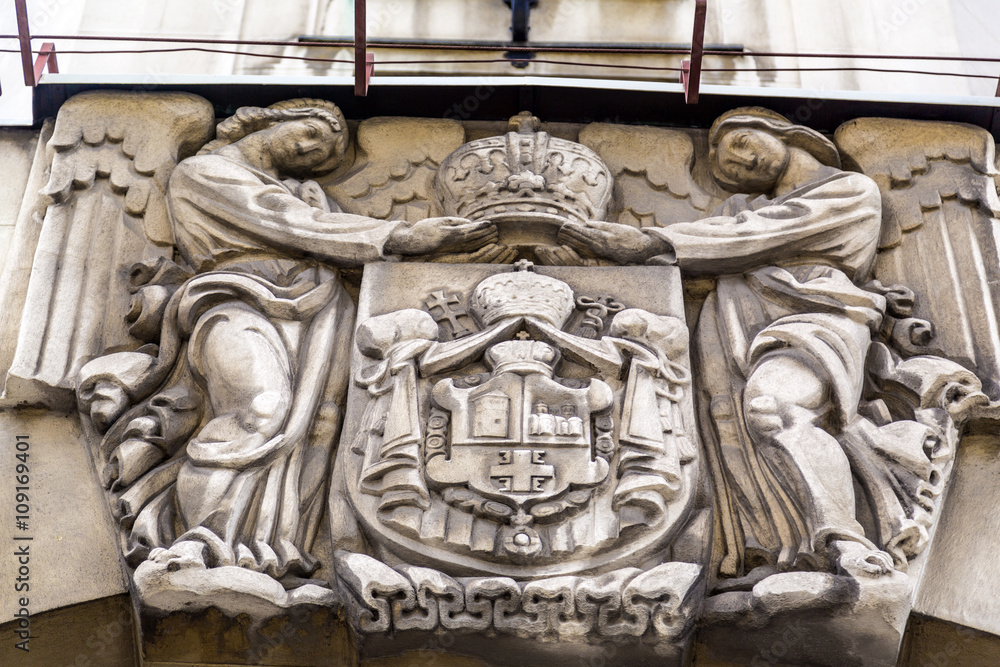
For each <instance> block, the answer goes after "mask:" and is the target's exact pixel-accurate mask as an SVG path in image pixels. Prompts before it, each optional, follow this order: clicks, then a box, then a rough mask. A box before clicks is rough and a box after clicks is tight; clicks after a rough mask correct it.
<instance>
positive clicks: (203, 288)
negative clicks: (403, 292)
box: [78, 99, 496, 584]
mask: <svg viewBox="0 0 1000 667" xmlns="http://www.w3.org/2000/svg"><path fill="white" fill-rule="evenodd" d="M217 136H218V138H217V139H216V140H215V141H213V142H211V143H209V144H207V145H206V146H205V147H204V148H203V149H202V150H201V151H200V153H199V154H198V155H196V156H194V157H191V158H189V159H187V160H184V161H183V162H182V163H180V164H179V165H178V166H177V167H176V169H175V170H174V172H173V174H172V176H171V179H170V183H169V188H168V195H167V198H168V204H169V207H170V213H171V219H172V223H173V228H174V235H175V239H176V246H177V250H178V253H179V255H180V257H181V258H183V261H184V262H185V263H186V265H187V267H189V268H190V269H191V271H192V272H193V273H194V274H195V275H193V276H191V274H190V273H187V274H183V275H182V278H186V280H183V283H182V284H178V283H179V282H180V281H179V280H177V279H176V277H177V275H178V271H177V270H174V271H164V270H162V269H163V266H162V262H161V266H159V267H150V268H152V269H154V270H152V271H148V272H147V273H148V274H149V275H146V276H145V278H143V279H140V280H139V282H140V283H143V285H142V286H141V287H140V288H139V289H138V290H137V295H136V296H137V301H138V303H139V305H140V307H137V310H136V312H135V313H133V316H132V317H133V320H134V323H133V327H134V328H136V327H137V325H142V328H144V329H146V330H151V331H153V332H154V336H153V339H154V340H157V339H158V349H155V351H153V350H151V349H143V350H140V351H138V352H122V353H115V354H111V355H107V356H104V357H101V358H98V359H96V360H94V361H92V362H90V363H89V364H87V365H86V366H85V367H84V368H83V370H82V371H81V378H80V384H79V390H78V392H79V396H80V400H81V405H82V406H84V408H85V410H89V413H90V415H91V417H92V419H93V421H94V424H95V425H96V426H97V427H98V428H99V429H100V430H104V429H107V428H108V427H109V426H110V430H108V432H107V434H106V436H105V438H104V442H103V443H102V449H103V450H104V451H105V453H106V455H107V459H108V461H109V465H108V467H107V469H106V470H105V481H106V483H107V484H108V485H109V486H111V488H112V490H113V491H114V490H117V491H119V492H121V495H120V498H119V501H118V511H119V514H120V516H121V519H122V521H123V524H124V525H125V526H126V527H127V528H128V533H127V537H126V540H127V546H128V555H129V557H130V561H132V562H133V564H135V562H136V561H141V560H143V559H146V558H147V557H148V558H149V560H152V561H155V562H157V563H160V564H161V565H166V567H167V568H168V569H169V570H176V569H178V568H180V567H185V566H194V567H217V566H234V565H236V566H240V567H243V568H247V569H249V570H252V571H255V572H263V573H266V574H268V575H270V576H271V577H274V578H278V579H280V578H283V577H284V578H290V579H286V581H285V583H286V584H288V582H289V581H291V582H294V581H295V578H296V577H305V576H309V575H310V574H311V573H312V572H314V571H315V569H316V567H317V562H316V560H315V558H314V557H313V556H312V555H311V554H310V553H309V551H310V547H311V544H312V541H313V539H314V537H315V534H316V531H317V529H318V525H319V519H320V516H321V513H322V508H323V507H324V506H325V502H326V493H325V489H326V488H327V480H328V476H329V466H330V458H331V450H332V448H333V447H334V445H335V442H336V438H337V435H338V432H339V425H340V412H341V409H342V406H343V401H344V399H345V396H346V387H347V377H348V359H349V345H350V338H351V331H352V328H353V319H354V304H353V303H352V301H351V298H350V296H349V295H348V293H347V292H346V291H345V288H344V286H343V284H342V281H341V278H340V275H339V272H338V267H351V266H358V265H361V264H364V263H366V262H371V261H379V260H382V259H385V258H386V257H387V256H390V255H393V254H410V255H417V254H424V253H428V252H432V251H435V250H439V249H441V250H445V251H455V252H464V251H468V250H474V249H476V248H479V247H480V246H482V245H485V244H487V243H490V242H492V241H494V240H495V239H496V230H495V229H494V228H493V227H492V226H491V225H489V224H482V223H470V222H468V221H466V220H463V219H460V218H432V219H425V220H422V221H419V222H415V223H406V222H401V221H385V220H377V219H373V218H368V217H364V216H359V215H351V214H346V213H342V212H340V209H339V207H338V206H337V204H336V203H335V202H333V201H331V200H330V199H329V198H328V197H327V196H326V194H325V193H324V192H323V190H322V189H321V188H320V186H319V185H318V184H317V183H316V182H315V181H313V180H308V179H310V178H313V177H316V176H320V175H323V174H327V173H329V172H331V171H332V170H334V169H335V168H336V167H338V166H339V165H340V163H341V162H342V160H343V157H344V154H345V149H346V147H347V142H348V137H347V126H346V123H345V121H344V118H343V116H342V115H341V113H340V111H339V109H337V107H336V106H335V105H333V104H332V103H329V102H325V101H322V100H308V99H297V100H289V101H286V102H282V103H279V104H276V105H273V106H272V107H269V108H266V109H265V108H258V107H244V108H242V109H240V110H238V111H237V113H236V114H235V115H234V116H233V117H232V118H229V119H227V120H225V121H223V122H222V123H221V124H220V125H219V127H218V131H217ZM142 272H143V270H142V269H139V270H138V273H139V274H142ZM164 277H167V278H170V277H172V278H173V280H172V281H171V280H169V279H167V280H160V279H161V278H164ZM165 293H166V295H167V296H168V297H169V298H166V297H165V296H164V294H165ZM157 334H158V337H157ZM126 410H127V411H126ZM123 413H124V414H123Z"/></svg>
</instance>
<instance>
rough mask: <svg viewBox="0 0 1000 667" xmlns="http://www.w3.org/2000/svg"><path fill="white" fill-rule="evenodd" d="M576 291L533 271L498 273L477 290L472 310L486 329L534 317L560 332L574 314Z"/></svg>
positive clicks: (481, 284)
mask: <svg viewBox="0 0 1000 667" xmlns="http://www.w3.org/2000/svg"><path fill="white" fill-rule="evenodd" d="M574 306H575V302H574V300H573V290H572V289H570V287H569V285H567V284H566V283H564V282H563V281H561V280H556V279H555V278H550V277H549V276H543V275H539V274H537V273H534V272H532V271H516V272H513V273H498V274H496V275H493V276H490V277H489V278H487V279H485V280H483V281H482V282H481V283H479V284H478V285H477V286H476V289H475V290H474V291H473V293H472V297H471V298H470V299H469V307H470V310H471V311H472V312H473V313H475V315H476V317H478V318H479V321H480V322H482V323H483V326H489V325H490V324H493V323H494V322H497V321H499V320H502V319H505V318H508V317H519V316H526V315H531V316H533V317H537V318H539V319H541V320H545V321H546V322H548V323H549V324H551V325H552V326H554V327H556V328H557V329H561V328H562V326H563V325H564V324H565V323H566V320H567V319H569V316H570V315H571V314H572V313H573V309H574Z"/></svg>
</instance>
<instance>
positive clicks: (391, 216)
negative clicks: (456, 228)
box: [324, 118, 465, 222]
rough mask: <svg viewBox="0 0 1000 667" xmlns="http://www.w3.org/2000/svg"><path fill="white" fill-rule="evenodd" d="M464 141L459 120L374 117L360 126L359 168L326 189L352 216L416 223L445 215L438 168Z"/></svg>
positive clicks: (358, 143)
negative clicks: (436, 190) (438, 194)
mask: <svg viewBox="0 0 1000 667" xmlns="http://www.w3.org/2000/svg"><path fill="white" fill-rule="evenodd" d="M464 142H465V129H464V128H463V127H462V124H461V123H459V122H458V121H456V120H448V119H440V120H438V119H427V118H370V119H368V120H366V121H364V122H362V123H361V124H360V125H359V126H358V131H357V161H356V162H355V164H354V167H353V168H352V169H351V170H350V171H349V172H348V173H347V174H346V175H345V176H344V177H343V178H341V179H338V180H336V181H335V182H333V183H330V184H327V185H326V186H325V187H324V189H325V190H326V192H327V194H328V195H330V197H332V198H333V200H334V201H336V202H337V203H338V204H339V205H340V206H341V208H343V209H344V211H346V212H347V213H355V214H357V215H365V216H368V217H371V218H379V219H382V220H408V221H410V222H415V221H417V220H422V219H424V218H429V217H435V216H439V215H441V207H440V204H439V203H438V201H437V199H436V198H435V197H434V177H435V175H436V174H437V169H438V165H440V164H441V162H442V161H443V160H444V159H445V158H446V157H448V155H449V154H450V153H451V152H452V151H454V150H455V149H456V148H458V147H459V146H461V145H462V144H463V143H464Z"/></svg>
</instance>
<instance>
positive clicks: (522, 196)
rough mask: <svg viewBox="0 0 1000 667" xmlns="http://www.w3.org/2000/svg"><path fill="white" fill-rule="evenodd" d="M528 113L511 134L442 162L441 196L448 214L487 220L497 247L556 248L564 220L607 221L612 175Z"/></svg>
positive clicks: (596, 158)
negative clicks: (544, 129)
mask: <svg viewBox="0 0 1000 667" xmlns="http://www.w3.org/2000/svg"><path fill="white" fill-rule="evenodd" d="M539 127H540V123H539V121H538V119H537V118H535V117H534V116H531V115H530V114H528V113H527V112H522V113H521V114H519V115H517V116H514V117H513V118H511V119H510V122H509V124H508V129H509V131H508V132H507V133H506V134H504V135H500V136H496V137H488V138H486V139H479V140H476V141H471V142H469V143H467V144H465V145H464V146H462V147H460V148H459V149H457V150H456V151H455V152H453V153H452V154H451V155H449V156H448V157H447V158H445V160H444V162H442V163H441V166H440V168H439V169H438V173H437V194H438V197H439V198H440V200H441V203H442V206H443V207H444V211H445V213H446V214H447V215H454V216H459V217H462V218H469V219H470V220H489V221H491V222H493V223H495V224H496V225H497V228H498V229H499V230H500V241H501V243H506V244H508V245H514V246H534V245H557V242H556V234H557V233H558V231H559V228H560V227H561V226H562V224H563V223H564V222H567V221H576V222H584V221H587V220H603V219H604V217H605V215H606V213H607V207H608V202H609V201H610V199H611V188H612V176H611V172H610V171H609V170H608V167H607V165H605V164H604V161H603V160H601V158H600V156H598V155H597V153H595V152H594V151H592V150H590V149H589V148H587V147H586V146H584V145H583V144H578V143H576V142H574V141H567V140H566V139H560V138H558V137H553V136H551V135H550V134H548V133H547V132H542V131H540V130H539V129H538V128H539Z"/></svg>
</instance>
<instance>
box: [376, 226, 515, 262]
mask: <svg viewBox="0 0 1000 667" xmlns="http://www.w3.org/2000/svg"><path fill="white" fill-rule="evenodd" d="M498 238H499V234H498V232H497V228H496V225H494V224H493V223H492V222H487V221H480V222H470V221H468V220H466V219H465V218H454V217H445V218H426V219H424V220H420V221H418V222H415V223H412V224H406V225H400V226H399V227H397V228H396V229H395V230H393V232H392V234H390V235H389V240H388V241H386V244H385V251H386V252H387V253H389V254H393V255H427V254H430V253H432V252H435V251H440V252H445V253H449V252H450V253H465V252H471V251H473V250H478V249H479V248H482V247H484V246H487V245H489V244H491V243H496V241H497V239H498Z"/></svg>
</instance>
